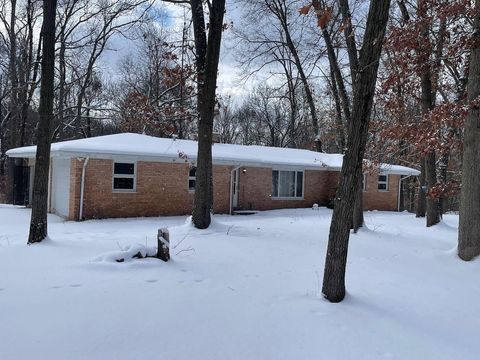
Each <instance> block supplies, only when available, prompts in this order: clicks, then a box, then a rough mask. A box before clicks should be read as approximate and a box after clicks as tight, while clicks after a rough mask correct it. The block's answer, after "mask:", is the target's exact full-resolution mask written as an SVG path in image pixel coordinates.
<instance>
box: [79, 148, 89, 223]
mask: <svg viewBox="0 0 480 360" xmlns="http://www.w3.org/2000/svg"><path fill="white" fill-rule="evenodd" d="M88 160H90V158H89V157H88V156H87V157H86V158H85V160H84V161H83V167H82V182H81V184H80V210H79V211H78V221H82V218H83V195H84V193H85V169H86V168H87V164H88Z"/></svg>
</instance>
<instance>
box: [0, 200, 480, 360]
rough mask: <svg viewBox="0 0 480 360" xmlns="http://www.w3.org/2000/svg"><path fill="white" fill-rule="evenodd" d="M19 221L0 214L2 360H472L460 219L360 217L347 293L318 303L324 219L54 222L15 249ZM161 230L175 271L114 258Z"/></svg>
mask: <svg viewBox="0 0 480 360" xmlns="http://www.w3.org/2000/svg"><path fill="white" fill-rule="evenodd" d="M29 216H30V212H29V210H27V209H23V208H17V207H12V206H7V205H0V359H1V360H13V359H15V360H22V359H31V358H35V359H49V360H57V359H58V360H67V359H68V360H75V359H79V360H80V359H82V360H84V359H86V360H92V359H102V360H105V359H115V360H120V359H166V360H174V359H188V360H193V359H206V360H207V359H208V360H212V359H221V360H229V359H239V360H256V359H261V360H264V359H272V360H273V359H274V360H280V359H289V360H290V359H291V360H297V359H298V360H307V359H312V360H313V359H315V360H319V359H332V360H333V359H342V360H344V359H355V360H359V359H402V360H403V359H408V360H411V359H419V360H420V359H421V360H426V359H435V360H440V359H448V360H452V359H462V360H468V359H478V356H479V355H478V354H479V353H480V342H479V341H478V330H479V328H480V283H479V281H478V280H479V274H480V262H479V261H474V262H471V263H465V262H461V261H460V260H458V259H457V258H456V255H455V245H456V227H457V223H458V217H457V216H455V215H449V216H446V218H445V219H444V222H443V223H441V224H440V225H438V226H436V227H434V228H431V229H426V228H425V227H424V220H421V219H416V218H415V217H414V216H412V215H410V214H407V213H402V214H398V213H385V212H369V213H367V214H366V222H367V228H366V229H363V230H362V231H361V232H360V233H359V234H358V235H352V236H351V242H350V243H351V245H350V252H349V263H348V269H347V288H348V297H347V298H346V299H345V301H344V302H342V303H340V304H330V303H328V302H327V301H325V300H323V299H322V298H321V296H320V295H319V292H320V286H321V278H322V272H323V263H324V257H325V248H326V240H327V236H328V228H329V222H330V217H331V211H330V210H327V209H320V210H319V211H313V210H311V209H297V210H279V211H269V212H263V213H259V214H257V215H253V216H235V217H230V216H216V217H215V220H214V224H213V226H212V227H211V228H210V229H208V230H204V231H198V230H195V229H194V228H192V227H191V226H190V225H189V224H187V223H186V218H185V217H171V218H151V219H120V220H102V221H86V222H83V223H76V222H64V221H62V220H61V219H60V218H58V217H56V216H51V217H50V218H49V220H50V225H49V226H50V228H49V232H50V239H49V240H48V241H46V242H45V243H42V244H38V245H34V246H26V245H25V243H26V238H27V230H28V222H29ZM165 226H168V227H169V228H170V232H171V241H172V245H173V249H172V261H171V262H169V263H163V262H161V261H159V260H156V259H147V260H135V261H130V262H124V263H116V262H114V261H113V260H112V259H113V256H112V254H114V253H118V252H119V251H122V249H126V248H128V247H129V246H132V245H137V244H138V245H139V246H145V245H146V246H147V247H151V246H154V245H155V242H156V241H155V235H156V232H157V229H158V228H160V227H165Z"/></svg>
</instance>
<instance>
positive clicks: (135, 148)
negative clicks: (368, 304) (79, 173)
mask: <svg viewBox="0 0 480 360" xmlns="http://www.w3.org/2000/svg"><path fill="white" fill-rule="evenodd" d="M197 148H198V146H197V142H196V141H192V140H180V139H170V138H158V137H152V136H147V135H140V134H132V133H123V134H114V135H106V136H98V137H92V138H87V139H79V140H70V141H63V142H58V143H54V144H52V148H51V151H52V156H60V157H62V156H63V157H65V156H67V157H76V156H90V157H100V158H111V157H115V156H117V157H118V156H133V157H140V158H146V159H150V160H152V159H157V160H161V161H191V162H195V161H196V158H197ZM35 151H36V147H35V146H28V147H23V148H17V149H12V150H9V151H8V152H7V155H8V156H10V157H30V158H32V157H35ZM212 152H213V162H214V163H215V164H228V165H243V166H267V167H269V166H272V165H273V166H289V167H301V168H306V169H316V170H322V169H323V170H336V171H339V170H340V169H341V167H342V161H343V155H342V154H326V153H318V152H315V151H310V150H302V149H290V148H276V147H268V146H257V145H233V144H214V145H213V150H212ZM381 169H382V170H384V171H385V173H389V174H400V175H418V174H419V172H418V171H417V170H415V169H411V168H408V167H404V166H398V165H389V164H383V165H382V166H381Z"/></svg>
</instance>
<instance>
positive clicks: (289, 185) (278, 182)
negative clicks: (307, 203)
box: [272, 170, 303, 199]
mask: <svg viewBox="0 0 480 360" xmlns="http://www.w3.org/2000/svg"><path fill="white" fill-rule="evenodd" d="M272 198H280V199H301V198H303V171H284V170H273V171H272Z"/></svg>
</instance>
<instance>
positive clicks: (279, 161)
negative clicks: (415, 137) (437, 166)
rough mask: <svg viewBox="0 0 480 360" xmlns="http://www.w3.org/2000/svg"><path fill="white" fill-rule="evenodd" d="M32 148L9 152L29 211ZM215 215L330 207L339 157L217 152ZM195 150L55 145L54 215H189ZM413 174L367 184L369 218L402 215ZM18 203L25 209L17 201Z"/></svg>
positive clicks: (113, 143) (186, 145)
mask: <svg viewBox="0 0 480 360" xmlns="http://www.w3.org/2000/svg"><path fill="white" fill-rule="evenodd" d="M35 151H36V148H35V147H34V146H30V147H23V148H17V149H12V150H10V151H8V152H7V155H8V156H9V157H10V158H11V159H14V163H15V167H16V173H18V174H21V175H20V176H19V177H18V178H16V179H15V181H14V183H15V184H14V192H17V193H18V194H17V198H19V199H23V200H22V201H23V204H28V199H29V198H30V194H31V192H32V186H33V184H32V183H33V181H32V179H33V176H32V174H33V172H34V171H35ZM212 151H213V184H214V208H213V211H214V212H215V213H224V214H228V213H230V214H231V213H233V212H234V211H237V210H270V209H280V208H300V207H311V206H312V205H313V204H315V203H316V204H319V205H320V206H325V205H326V204H327V203H328V202H329V200H330V199H331V198H332V197H333V196H334V194H335V189H336V186H337V182H338V176H339V173H340V169H341V165H342V155H341V154H325V153H318V152H313V151H309V150H301V149H286V148H272V147H266V146H244V145H232V144H218V143H217V144H214V145H213V150H212ZM196 156H197V142H196V141H191V140H179V139H165V138H156V137H151V136H146V135H139V134H130V133H125V134H116V135H108V136H100V137H95V138H88V139H80V140H71V141H64V142H59V143H54V144H52V149H51V160H52V161H51V168H50V182H49V210H50V212H52V213H55V214H58V215H60V216H62V217H64V218H66V219H69V220H81V219H93V218H110V217H138V216H165V215H183V214H189V213H191V210H192V204H193V193H194V189H195V171H196V168H195V159H196ZM418 174H419V172H418V171H417V170H415V169H411V168H407V167H403V166H397V165H385V164H384V165H381V166H380V169H379V172H378V174H366V175H365V176H364V206H365V209H368V210H373V209H377V210H390V211H396V210H397V208H398V199H399V185H400V182H401V181H402V180H401V179H403V178H405V177H406V176H417V175H418ZM20 203H22V202H21V201H20Z"/></svg>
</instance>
